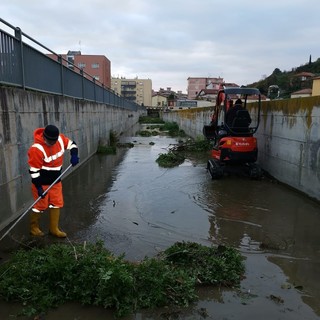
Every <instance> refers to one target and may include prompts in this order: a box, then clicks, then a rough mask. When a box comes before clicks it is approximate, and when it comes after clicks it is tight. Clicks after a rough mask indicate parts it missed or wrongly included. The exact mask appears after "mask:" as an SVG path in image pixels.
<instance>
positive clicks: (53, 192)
mask: <svg viewBox="0 0 320 320" xmlns="http://www.w3.org/2000/svg"><path fill="white" fill-rule="evenodd" d="M42 188H43V191H45V190H47V189H48V188H49V186H42ZM32 195H33V198H34V200H37V199H38V198H39V195H38V190H37V188H36V186H35V185H34V184H33V183H32ZM63 204H64V202H63V194H62V183H61V181H60V182H58V183H56V184H54V185H53V186H52V187H51V188H50V190H49V191H48V193H46V195H45V197H44V198H43V199H40V200H39V201H38V202H37V203H36V204H35V205H34V206H33V208H32V211H35V212H39V211H44V210H46V209H48V208H49V206H50V207H51V208H62V207H63Z"/></svg>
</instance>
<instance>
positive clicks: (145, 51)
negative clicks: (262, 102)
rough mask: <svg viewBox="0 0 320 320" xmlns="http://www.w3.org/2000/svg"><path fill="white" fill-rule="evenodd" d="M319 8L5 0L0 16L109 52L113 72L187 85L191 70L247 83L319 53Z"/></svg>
mask: <svg viewBox="0 0 320 320" xmlns="http://www.w3.org/2000/svg"><path fill="white" fill-rule="evenodd" d="M319 9H320V1H319V0H268V1H264V0H226V1H222V0H220V1H218V0H161V1H160V0H64V1H62V0H47V1H45V0H8V1H1V4H0V17H1V18H2V19H3V20H6V21H7V22H9V23H10V24H11V25H13V26H15V27H20V28H21V30H22V31H23V32H24V33H26V34H28V35H29V36H31V37H32V38H34V39H35V40H37V41H38V42H40V43H42V44H44V45H45V46H46V47H48V48H50V49H51V50H52V51H54V52H56V53H59V54H62V53H64V54H65V53H67V52H68V50H80V51H81V52H82V54H98V55H104V56H106V57H107V58H108V59H109V60H110V61H111V75H112V76H115V77H117V76H119V77H126V78H134V77H139V78H142V79H151V80H152V87H153V89H154V90H156V91H157V90H159V88H160V87H162V88H166V87H171V88H172V89H173V90H175V91H178V90H181V91H182V92H186V88H187V79H188V77H222V78H224V80H225V81H226V82H234V83H237V84H238V85H246V84H248V83H252V82H255V81H258V80H260V79H262V78H263V77H265V76H269V75H270V74H271V73H272V72H273V70H274V69H275V68H279V69H280V70H281V71H290V70H291V69H292V68H293V67H298V66H300V65H302V64H304V63H307V62H308V61H309V57H310V55H311V58H312V61H315V60H317V59H318V58H319V57H320V41H319V36H320V22H319V21H320V20H319V15H320V10H319ZM0 28H1V29H5V26H4V25H3V24H2V23H0ZM5 30H7V29H5Z"/></svg>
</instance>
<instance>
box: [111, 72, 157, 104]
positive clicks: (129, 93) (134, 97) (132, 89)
mask: <svg viewBox="0 0 320 320" xmlns="http://www.w3.org/2000/svg"><path fill="white" fill-rule="evenodd" d="M111 89H112V90H113V91H115V92H116V93H118V94H119V95H121V96H123V97H124V98H125V99H127V100H131V101H134V102H136V103H137V104H140V105H144V106H146V107H148V106H151V105H152V100H151V99H152V81H151V80H150V79H138V78H135V79H126V78H111Z"/></svg>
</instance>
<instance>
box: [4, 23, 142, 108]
mask: <svg viewBox="0 0 320 320" xmlns="http://www.w3.org/2000/svg"><path fill="white" fill-rule="evenodd" d="M0 22H1V23H2V24H4V25H5V28H6V29H8V32H7V31H5V30H2V29H1V28H0V84H3V85H10V86H16V87H21V88H23V89H31V90H36V91H41V92H47V93H53V94H60V95H63V96H70V97H74V98H78V99H83V100H88V101H94V102H98V103H105V104H108V105H113V106H117V107H121V108H125V109H129V110H134V111H135V110H137V109H138V108H141V106H139V105H138V104H137V103H135V102H132V101H129V100H126V99H125V98H123V97H121V96H120V95H118V94H117V93H115V92H114V91H113V90H111V89H109V88H107V87H105V86H104V85H103V84H102V83H100V82H99V81H98V80H96V79H95V78H94V77H93V76H91V75H90V74H88V73H86V72H84V71H83V70H82V69H80V68H78V66H76V65H74V64H72V65H73V69H74V70H71V69H70V68H69V67H68V65H69V66H70V64H71V63H70V61H67V60H66V59H64V58H63V57H62V56H61V55H59V54H57V53H55V52H53V51H52V50H50V49H49V48H47V47H45V46H44V45H42V44H41V43H39V42H38V41H36V40H34V39H33V38H31V37H30V36H28V35H27V34H25V33H23V32H22V31H21V29H20V28H17V27H14V26H12V25H11V24H9V23H8V22H6V21H5V20H3V19H1V18H0ZM10 31H11V32H12V33H13V34H10V33H9V32H10ZM23 40H25V42H24V41H23ZM27 42H28V43H27ZM35 46H37V47H38V48H40V49H39V50H38V49H36V48H35ZM40 50H41V51H45V52H48V53H50V54H51V55H52V54H53V55H54V59H52V58H51V57H49V56H47V55H46V54H45V53H43V52H41V51H40Z"/></svg>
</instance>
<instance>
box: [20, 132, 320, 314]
mask: <svg viewBox="0 0 320 320" xmlns="http://www.w3.org/2000/svg"><path fill="white" fill-rule="evenodd" d="M127 141H131V142H134V144H135V146H134V147H133V148H131V149H120V150H119V151H118V153H117V155H112V156H111V155H108V156H105V155H99V156H98V155H97V156H94V157H93V158H92V159H90V160H89V161H88V162H87V163H85V164H84V165H82V166H81V167H80V168H79V169H78V170H76V171H74V172H73V173H72V174H71V175H70V176H69V177H68V178H67V179H66V180H65V181H64V194H65V208H63V211H62V218H61V223H62V225H63V228H64V230H66V231H67V232H68V237H69V240H70V241H96V240H102V241H103V242H104V243H105V246H106V248H108V249H110V250H111V251H113V252H114V253H115V254H122V253H124V254H125V256H126V258H127V259H129V260H140V259H143V258H144V257H145V256H153V255H155V254H157V253H158V252H159V251H160V250H164V249H165V248H167V247H168V246H170V245H171V244H173V243H174V242H176V241H196V242H199V243H203V244H207V245H210V244H218V243H219V244H220V243H224V244H228V245H232V246H235V247H237V248H239V249H240V250H241V251H242V252H243V254H244V255H245V256H246V258H247V259H246V268H247V273H246V279H245V280H244V281H243V282H242V284H241V288H240V291H242V293H243V292H247V293H248V292H250V290H251V292H254V293H255V296H256V297H255V298H254V297H251V296H250V295H249V301H248V300H245V302H246V304H245V306H246V307H245V308H243V305H244V304H242V301H243V299H244V296H243V295H241V294H238V293H235V292H234V291H232V292H228V291H226V292H225V291H223V292H222V291H221V292H218V294H217V292H216V291H215V292H214V294H213V296H210V290H211V289H210V290H204V296H206V298H203V299H201V300H200V302H199V303H198V304H197V306H196V308H198V309H199V308H202V307H203V308H206V310H207V311H208V312H209V313H210V316H211V317H212V318H214V319H223V317H225V318H226V319H227V318H228V319H229V318H230V317H231V318H234V315H235V314H237V315H239V319H244V318H245V317H246V318H247V316H248V314H250V315H251V318H253V316H252V315H256V316H257V317H259V316H260V317H262V318H266V317H267V318H268V319H275V318H281V319H302V318H303V319H318V317H317V316H316V315H315V314H314V313H313V311H312V310H311V309H310V308H309V307H308V306H307V305H305V304H303V302H302V300H301V295H302V298H303V301H304V302H305V303H307V304H308V305H309V306H311V307H312V308H313V310H314V311H315V312H316V313H317V314H318V316H320V310H319V306H318V301H319V300H320V291H319V290H320V289H319V287H318V285H317V284H318V283H320V279H319V278H320V276H319V270H320V249H319V243H320V233H319V231H318V225H319V218H320V217H319V214H320V213H319V212H320V210H319V208H320V206H319V204H318V203H316V202H313V201H311V200H310V199H308V198H306V197H304V196H302V195H301V194H299V193H296V192H294V191H292V190H290V189H288V188H286V187H284V186H282V185H279V184H275V183H272V182H271V181H269V180H268V179H265V180H262V181H252V180H249V179H247V178H243V177H236V176H229V177H226V178H224V179H222V180H217V181H213V180H211V178H210V176H209V174H208V173H207V172H206V169H205V168H206V160H207V156H206V155H204V156H203V157H202V158H201V157H200V158H197V157H193V158H192V159H191V160H189V161H186V162H185V163H184V164H183V165H181V166H179V167H176V168H171V169H165V168H161V167H159V166H158V164H157V163H156V162H155V160H156V158H157V157H158V155H159V154H160V153H163V152H166V151H167V147H168V145H169V144H174V143H176V140H175V139H172V138H168V137H165V136H156V137H149V138H144V137H133V138H128V139H127V140H126V139H124V141H123V142H127ZM150 142H152V144H151V143H150ZM25 229H26V228H25ZM25 229H23V230H24V231H23V232H22V233H24V235H26V234H27V231H25ZM18 230H19V229H17V230H16V231H15V232H20V231H18ZM50 241H55V239H53V238H50ZM282 272H284V273H282ZM287 281H288V282H289V283H290V284H291V286H292V287H291V289H290V290H289V289H287V290H284V289H283V288H282V285H283V284H284V283H285V282H287ZM294 287H297V288H296V289H295V288H294ZM286 288H287V287H286ZM271 294H274V295H279V296H281V297H283V298H284V300H285V304H284V305H283V306H279V305H275V304H274V302H272V301H270V299H268V298H267V297H268V296H270V295H271ZM247 298H248V297H247ZM247 298H246V299H247ZM221 301H224V303H221ZM70 308H71V307H70ZM289 309H291V312H288V310H289ZM64 310H65V309H64ZM70 310H73V312H74V313H73V314H72V313H70V314H69V315H71V314H72V315H74V314H75V310H74V309H72V308H71V309H70ZM167 311H168V310H167ZM70 312H71V311H70ZM91 312H92V316H93V317H92V318H95V319H100V318H99V316H98V315H97V313H98V312H95V311H91ZM159 312H160V313H161V312H164V311H163V310H162V311H159ZM194 312H195V309H194V307H193V308H189V309H187V310H185V311H184V314H183V317H182V318H180V319H202V318H201V317H200V316H199V314H197V313H196V314H197V316H195V313H194ZM158 316H159V314H158ZM158 316H157V315H156V312H155V311H152V312H150V311H146V312H143V313H138V314H136V315H134V316H133V318H134V319H158V318H159V319H163V318H161V317H160V316H159V317H158ZM219 317H220V318H219ZM61 319H63V318H61ZM66 319H67V318H66ZM101 319H102V318H101Z"/></svg>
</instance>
